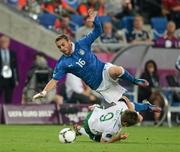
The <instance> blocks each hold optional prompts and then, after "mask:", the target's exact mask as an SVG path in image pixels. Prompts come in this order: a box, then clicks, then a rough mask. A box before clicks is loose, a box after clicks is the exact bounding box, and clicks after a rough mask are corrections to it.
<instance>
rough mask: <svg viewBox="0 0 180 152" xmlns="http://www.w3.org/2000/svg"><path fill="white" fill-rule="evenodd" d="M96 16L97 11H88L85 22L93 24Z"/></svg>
mask: <svg viewBox="0 0 180 152" xmlns="http://www.w3.org/2000/svg"><path fill="white" fill-rule="evenodd" d="M96 15H97V11H94V10H93V9H89V10H88V18H87V21H88V22H94V19H95V17H96Z"/></svg>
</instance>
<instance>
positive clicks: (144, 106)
mask: <svg viewBox="0 0 180 152" xmlns="http://www.w3.org/2000/svg"><path fill="white" fill-rule="evenodd" d="M122 98H123V99H124V100H125V102H126V104H127V106H128V108H129V109H131V108H133V107H134V110H135V111H138V112H140V111H153V112H161V108H160V107H158V106H156V105H152V104H150V103H149V101H147V100H146V101H144V102H143V103H138V102H132V101H130V100H129V99H128V98H127V97H126V96H123V97H122ZM132 104H133V105H132ZM131 105H132V106H131Z"/></svg>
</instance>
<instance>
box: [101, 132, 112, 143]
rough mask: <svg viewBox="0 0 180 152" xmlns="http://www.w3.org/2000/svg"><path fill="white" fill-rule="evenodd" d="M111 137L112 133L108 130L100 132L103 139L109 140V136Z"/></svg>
mask: <svg viewBox="0 0 180 152" xmlns="http://www.w3.org/2000/svg"><path fill="white" fill-rule="evenodd" d="M112 137H113V133H111V132H109V131H105V132H103V133H102V138H103V139H104V140H105V141H109V140H111V138H112Z"/></svg>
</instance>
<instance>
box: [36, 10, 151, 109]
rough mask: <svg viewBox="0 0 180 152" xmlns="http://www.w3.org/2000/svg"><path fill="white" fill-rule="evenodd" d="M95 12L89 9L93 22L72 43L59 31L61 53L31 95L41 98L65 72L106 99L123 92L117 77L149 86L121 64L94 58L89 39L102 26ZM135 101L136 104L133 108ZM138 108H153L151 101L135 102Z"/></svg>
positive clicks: (89, 18) (94, 37)
mask: <svg viewBox="0 0 180 152" xmlns="http://www.w3.org/2000/svg"><path fill="white" fill-rule="evenodd" d="M96 14H97V12H94V11H93V10H91V9H90V10H89V12H88V16H89V17H88V21H91V22H93V23H94V29H93V31H92V32H90V33H89V34H87V35H86V36H84V37H83V38H81V39H80V40H77V41H76V42H75V43H73V42H72V41H71V40H70V39H69V38H68V37H67V36H66V35H64V34H63V35H60V36H59V37H57V38H56V40H55V43H56V46H57V47H58V48H59V50H60V52H62V53H63V55H62V56H61V57H60V59H59V60H58V62H57V64H56V67H55V69H54V73H53V78H52V79H51V80H50V81H49V82H48V84H47V85H46V87H45V88H44V90H43V91H42V92H40V93H38V94H36V95H35V96H34V97H33V99H34V100H35V99H37V98H41V97H44V96H46V94H47V93H48V92H49V91H50V90H52V89H53V88H54V87H56V85H57V83H58V81H59V80H60V79H61V78H62V77H64V76H65V74H66V73H72V74H74V75H76V76H78V77H79V78H81V79H82V80H83V81H84V82H85V83H86V84H87V85H88V86H89V87H90V88H91V89H93V90H95V91H97V92H98V93H100V94H101V95H102V96H103V97H104V99H105V100H106V101H107V102H108V103H116V102H118V100H119V99H120V98H121V97H122V95H123V94H124V93H125V91H126V89H125V88H123V87H122V86H120V85H119V83H118V80H119V79H124V80H128V81H129V82H131V83H133V84H136V85H140V86H143V87H145V86H148V82H147V81H146V80H144V79H136V78H135V77H134V76H132V75H131V74H130V73H129V72H128V71H127V70H125V69H124V68H123V67H122V66H116V65H113V64H111V63H103V62H101V61H100V60H98V59H97V57H96V56H95V54H94V53H93V52H92V51H91V45H92V43H93V42H94V41H95V40H96V39H97V38H98V37H99V36H100V35H101V33H102V26H101V23H100V21H99V19H98V16H96ZM136 105H137V108H136ZM136 105H135V108H136V110H137V111H138V110H139V109H140V110H142V109H143V110H145V109H149V108H152V107H153V108H154V106H151V105H150V104H142V105H140V104H136Z"/></svg>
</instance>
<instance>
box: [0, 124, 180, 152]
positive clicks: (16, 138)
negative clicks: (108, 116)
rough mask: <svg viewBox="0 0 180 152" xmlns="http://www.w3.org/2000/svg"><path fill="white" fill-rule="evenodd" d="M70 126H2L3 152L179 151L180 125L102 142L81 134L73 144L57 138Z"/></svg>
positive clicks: (143, 130)
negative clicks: (119, 140)
mask: <svg viewBox="0 0 180 152" xmlns="http://www.w3.org/2000/svg"><path fill="white" fill-rule="evenodd" d="M64 127H67V126H61V127H59V126H55V125H0V152H180V127H174V128H167V127H160V128H155V127H132V128H125V129H124V130H123V132H128V133H129V138H128V139H127V140H124V141H121V142H117V143H113V144H100V143H96V142H93V141H91V140H89V139H88V138H87V137H78V138H77V139H76V142H75V143H73V144H61V143H59V141H58V133H59V130H60V129H62V128H64Z"/></svg>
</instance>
